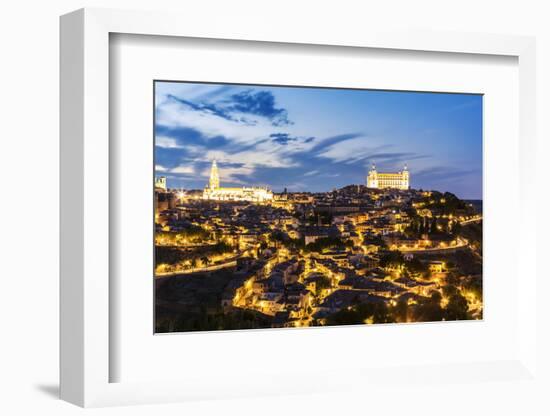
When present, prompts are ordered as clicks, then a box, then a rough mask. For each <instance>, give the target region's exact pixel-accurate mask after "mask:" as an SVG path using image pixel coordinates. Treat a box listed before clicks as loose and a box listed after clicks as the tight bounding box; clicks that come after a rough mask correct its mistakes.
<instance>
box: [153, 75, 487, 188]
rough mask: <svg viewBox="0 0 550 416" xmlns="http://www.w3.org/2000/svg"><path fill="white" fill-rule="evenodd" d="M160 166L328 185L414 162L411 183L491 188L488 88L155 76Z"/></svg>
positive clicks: (188, 178)
mask: <svg viewBox="0 0 550 416" xmlns="http://www.w3.org/2000/svg"><path fill="white" fill-rule="evenodd" d="M155 93H156V97H155V112H156V113H155V118H156V122H155V159H156V160H155V171H156V172H155V173H156V175H159V176H160V175H164V176H166V177H167V180H168V186H169V187H171V188H187V189H202V188H203V187H204V186H205V184H206V183H207V181H208V174H209V169H210V165H211V162H212V160H214V159H216V160H217V162H218V166H219V168H220V180H221V185H222V186H244V185H255V186H269V187H270V188H271V189H273V190H274V191H276V192H280V191H282V190H283V189H284V188H285V187H286V188H288V190H289V191H307V190H309V191H313V192H315V191H328V190H331V189H333V188H335V187H342V186H345V185H350V184H358V183H365V177H366V173H367V171H368V169H369V167H370V166H371V164H372V163H376V167H377V169H378V170H379V171H395V170H401V169H402V168H403V165H404V164H405V163H406V164H407V165H408V168H409V171H410V172H411V187H413V188H417V189H420V188H422V189H431V190H438V191H450V192H453V193H455V194H456V195H458V196H459V197H461V198H465V199H481V197H482V97H481V96H480V95H468V94H441V93H421V92H398V91H372V90H346V89H326V88H296V87H294V88H293V87H271V86H249V85H225V84H197V83H181V82H156V83H155Z"/></svg>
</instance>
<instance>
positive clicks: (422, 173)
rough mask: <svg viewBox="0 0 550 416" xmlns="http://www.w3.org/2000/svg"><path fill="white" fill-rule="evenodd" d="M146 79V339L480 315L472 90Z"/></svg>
mask: <svg viewBox="0 0 550 416" xmlns="http://www.w3.org/2000/svg"><path fill="white" fill-rule="evenodd" d="M152 87H153V89H154V103H151V107H152V111H153V118H154V134H153V136H154V137H153V142H154V172H153V173H152V175H153V176H154V189H152V190H151V191H152V195H153V203H154V219H152V221H153V223H152V224H151V225H152V226H153V227H154V241H153V242H152V243H153V244H154V248H153V247H152V249H154V270H153V271H152V273H153V276H152V279H154V326H155V328H154V332H155V333H156V334H160V333H178V332H193V331H227V330H245V329H267V328H304V327H325V326H340V325H374V324H406V323H421V322H439V323H441V324H442V325H444V324H445V322H448V321H475V320H482V319H483V233H482V229H483V216H482V215H483V95H482V94H468V93H452V92H449V93H442V92H429V91H398V90H371V89H358V88H332V87H330V88H329V87H315V86H290V85H288V86H285V85H255V84H228V83H210V82H191V81H175V80H155V81H154V82H153V86H152ZM143 307H144V308H147V307H150V306H148V305H144V306H143Z"/></svg>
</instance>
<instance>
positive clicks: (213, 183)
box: [208, 159, 220, 189]
mask: <svg viewBox="0 0 550 416" xmlns="http://www.w3.org/2000/svg"><path fill="white" fill-rule="evenodd" d="M208 185H209V187H210V189H218V188H219V187H220V175H219V173H218V164H217V163H216V159H214V161H213V162H212V168H210V181H209V183H208Z"/></svg>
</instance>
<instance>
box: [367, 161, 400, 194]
mask: <svg viewBox="0 0 550 416" xmlns="http://www.w3.org/2000/svg"><path fill="white" fill-rule="evenodd" d="M409 180H410V174H409V171H408V169H407V165H405V167H404V168H403V170H402V171H401V172H387V173H382V172H377V171H376V166H374V165H372V168H371V170H370V171H369V174H368V176H367V187H368V188H377V189H387V188H392V189H401V190H407V189H409Z"/></svg>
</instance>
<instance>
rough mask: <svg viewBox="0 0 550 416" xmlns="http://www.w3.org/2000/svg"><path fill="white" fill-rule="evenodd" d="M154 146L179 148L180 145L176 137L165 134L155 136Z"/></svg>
mask: <svg viewBox="0 0 550 416" xmlns="http://www.w3.org/2000/svg"><path fill="white" fill-rule="evenodd" d="M155 146H158V147H163V148H165V149H181V148H182V146H181V145H179V144H178V142H177V141H176V139H174V138H172V137H167V136H157V137H155Z"/></svg>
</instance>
